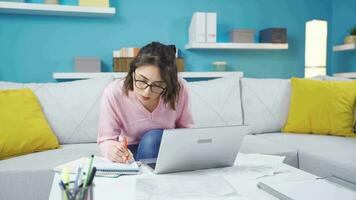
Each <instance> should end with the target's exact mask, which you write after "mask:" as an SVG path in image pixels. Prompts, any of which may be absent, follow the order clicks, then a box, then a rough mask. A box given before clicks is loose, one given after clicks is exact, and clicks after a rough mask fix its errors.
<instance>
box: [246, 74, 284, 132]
mask: <svg viewBox="0 0 356 200" xmlns="http://www.w3.org/2000/svg"><path fill="white" fill-rule="evenodd" d="M241 87H242V105H243V112H244V120H245V124H246V125H249V127H250V131H251V133H254V134H258V133H266V132H276V131H280V130H281V128H282V127H283V125H284V123H285V121H286V119H287V116H288V109H289V102H290V93H291V86H290V81H289V80H288V79H255V78H242V79H241Z"/></svg>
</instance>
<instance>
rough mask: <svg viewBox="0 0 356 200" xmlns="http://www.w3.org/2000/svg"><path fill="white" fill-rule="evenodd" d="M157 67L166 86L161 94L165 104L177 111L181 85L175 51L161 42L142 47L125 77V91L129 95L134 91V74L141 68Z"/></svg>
mask: <svg viewBox="0 0 356 200" xmlns="http://www.w3.org/2000/svg"><path fill="white" fill-rule="evenodd" d="M144 65H153V66H157V67H158V68H159V71H160V75H161V77H162V79H163V81H164V82H165V84H166V89H165V91H164V92H163V93H162V94H161V95H162V98H163V100H164V102H165V103H169V106H170V108H171V109H173V110H175V108H176V103H177V101H178V98H179V91H180V85H179V82H178V72H177V66H176V58H175V50H174V49H173V48H172V47H169V46H167V45H164V44H162V43H159V42H151V43H150V44H147V45H146V46H144V47H142V48H141V49H140V51H139V52H138V54H137V56H136V57H135V58H134V59H133V61H132V62H131V64H130V69H129V72H128V73H127V75H126V77H125V82H124V87H123V91H124V93H125V94H126V95H128V92H129V91H132V90H133V81H134V79H133V73H134V72H135V71H136V69H137V68H138V67H140V66H144Z"/></svg>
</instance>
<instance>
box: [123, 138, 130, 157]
mask: <svg viewBox="0 0 356 200" xmlns="http://www.w3.org/2000/svg"><path fill="white" fill-rule="evenodd" d="M124 146H125V149H126V151H128V148H127V138H126V137H125V136H124ZM128 159H129V155H127V156H126V157H125V161H127V160H128Z"/></svg>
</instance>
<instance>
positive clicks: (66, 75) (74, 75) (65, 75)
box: [53, 72, 243, 80]
mask: <svg viewBox="0 0 356 200" xmlns="http://www.w3.org/2000/svg"><path fill="white" fill-rule="evenodd" d="M126 74H127V73H126V72H98V73H85V72H83V73H79V72H55V73H53V78H54V79H56V80H63V79H64V80H71V79H88V78H95V77H100V76H106V75H111V76H113V77H114V78H123V77H125V76H126ZM232 74H237V75H238V76H240V77H242V76H243V72H179V76H181V77H183V78H219V77H224V76H229V75H232Z"/></svg>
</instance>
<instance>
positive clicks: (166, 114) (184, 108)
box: [98, 79, 194, 156]
mask: <svg viewBox="0 0 356 200" xmlns="http://www.w3.org/2000/svg"><path fill="white" fill-rule="evenodd" d="M179 82H180V85H181V90H180V93H179V100H178V104H177V106H176V110H172V109H170V108H169V107H168V104H165V103H164V101H163V99H162V98H160V100H159V103H158V105H157V107H156V108H155V110H154V111H153V112H152V113H151V112H149V111H148V110H147V109H146V108H145V107H144V106H143V105H142V104H141V103H140V101H139V100H138V99H137V97H136V95H135V94H134V93H133V92H132V91H130V92H129V95H128V96H126V95H125V94H124V93H123V91H122V87H123V84H124V80H123V79H119V80H115V81H113V82H112V83H110V84H109V85H108V86H107V87H106V88H105V90H104V92H103V96H102V100H101V109H100V121H99V134H98V144H99V147H100V150H101V153H102V154H103V155H104V156H105V155H106V152H107V148H106V146H107V145H106V144H108V143H109V142H106V141H111V140H116V141H120V142H122V141H123V137H122V136H123V135H124V136H126V138H127V141H128V144H138V143H139V142H140V139H141V137H142V136H143V135H144V133H145V132H147V131H149V130H152V129H172V128H190V127H193V125H194V124H193V118H192V116H191V113H190V102H189V93H188V88H187V84H186V82H185V80H183V79H179Z"/></svg>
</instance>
